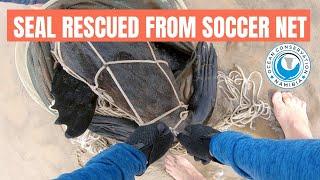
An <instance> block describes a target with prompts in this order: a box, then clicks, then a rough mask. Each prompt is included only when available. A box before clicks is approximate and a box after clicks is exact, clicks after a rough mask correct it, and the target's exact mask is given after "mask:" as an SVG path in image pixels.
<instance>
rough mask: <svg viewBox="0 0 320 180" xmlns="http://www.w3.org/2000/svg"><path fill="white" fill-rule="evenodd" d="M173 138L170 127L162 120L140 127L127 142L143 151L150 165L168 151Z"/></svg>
mask: <svg viewBox="0 0 320 180" xmlns="http://www.w3.org/2000/svg"><path fill="white" fill-rule="evenodd" d="M173 139H174V137H173V134H172V133H171V131H170V129H169V127H168V126H167V125H166V124H164V123H162V122H156V123H154V124H150V125H147V126H140V127H138V128H137V129H136V130H135V131H134V132H133V133H132V134H131V135H130V136H129V138H128V139H127V141H126V143H127V144H130V145H132V146H134V147H135V148H137V149H139V150H140V151H142V152H143V153H144V154H145V155H146V157H147V160H148V164H147V166H149V165H150V164H152V163H153V162H155V161H156V160H158V159H160V158H161V157H162V156H163V155H164V154H165V153H166V152H167V151H168V149H169V148H170V147H171V145H172V143H173Z"/></svg>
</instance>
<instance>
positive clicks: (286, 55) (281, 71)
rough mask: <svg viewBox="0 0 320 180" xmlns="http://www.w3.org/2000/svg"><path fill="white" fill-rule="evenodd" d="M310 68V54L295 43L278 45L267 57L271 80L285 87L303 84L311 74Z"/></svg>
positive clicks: (268, 74)
mask: <svg viewBox="0 0 320 180" xmlns="http://www.w3.org/2000/svg"><path fill="white" fill-rule="evenodd" d="M310 68H311V63H310V59H309V56H308V54H307V53H306V51H305V50H304V49H303V48H301V47H299V46H298V45H295V44H281V45H278V46H276V47H275V48H273V49H272V51H271V52H270V53H269V54H268V56H267V59H266V73H267V76H268V78H269V80H270V81H271V82H272V83H273V84H274V85H276V86H278V87H280V88H283V89H292V88H295V87H298V86H300V85H301V84H303V83H304V82H305V81H306V80H307V78H308V76H309V74H310Z"/></svg>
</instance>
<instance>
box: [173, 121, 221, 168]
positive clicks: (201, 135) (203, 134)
mask: <svg viewBox="0 0 320 180" xmlns="http://www.w3.org/2000/svg"><path fill="white" fill-rule="evenodd" d="M185 131H186V132H185V133H179V134H178V136H177V138H178V140H179V141H180V143H181V144H182V145H183V146H184V147H185V148H186V149H187V152H188V153H189V154H190V155H191V156H194V159H195V160H196V161H198V160H201V162H202V163H203V164H208V163H209V162H210V161H211V160H212V161H215V162H218V163H220V162H219V161H217V160H216V159H215V158H214V157H212V156H211V155H210V152H209V145H210V140H211V137H212V135H214V134H216V133H220V132H219V131H218V130H215V129H212V128H211V127H209V126H204V125H201V124H196V125H188V126H187V127H186V128H185Z"/></svg>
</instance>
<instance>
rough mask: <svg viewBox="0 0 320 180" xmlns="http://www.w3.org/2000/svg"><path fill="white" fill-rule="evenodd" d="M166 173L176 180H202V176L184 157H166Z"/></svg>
mask: <svg viewBox="0 0 320 180" xmlns="http://www.w3.org/2000/svg"><path fill="white" fill-rule="evenodd" d="M165 167H166V171H167V172H168V173H169V174H170V175H171V176H172V177H173V178H174V179H176V180H193V179H195V180H204V179H205V178H204V177H203V176H202V174H201V173H200V172H199V171H198V170H197V169H196V168H195V167H194V166H193V165H192V164H191V163H190V162H189V161H188V160H187V159H185V158H184V157H181V156H176V155H167V156H166V158H165Z"/></svg>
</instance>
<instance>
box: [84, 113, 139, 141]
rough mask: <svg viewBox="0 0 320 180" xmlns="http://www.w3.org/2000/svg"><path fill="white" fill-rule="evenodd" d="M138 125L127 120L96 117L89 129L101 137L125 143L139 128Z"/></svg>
mask: <svg viewBox="0 0 320 180" xmlns="http://www.w3.org/2000/svg"><path fill="white" fill-rule="evenodd" d="M138 127H139V126H138V124H137V123H135V122H134V121H132V120H129V119H125V118H117V117H111V116H94V117H93V119H92V121H91V123H90V126H89V129H90V131H92V132H94V133H97V134H99V135H101V136H104V137H108V138H112V139H116V140H118V141H122V142H124V141H125V140H127V138H128V137H129V136H130V135H131V133H133V131H134V130H135V129H136V128H138Z"/></svg>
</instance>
